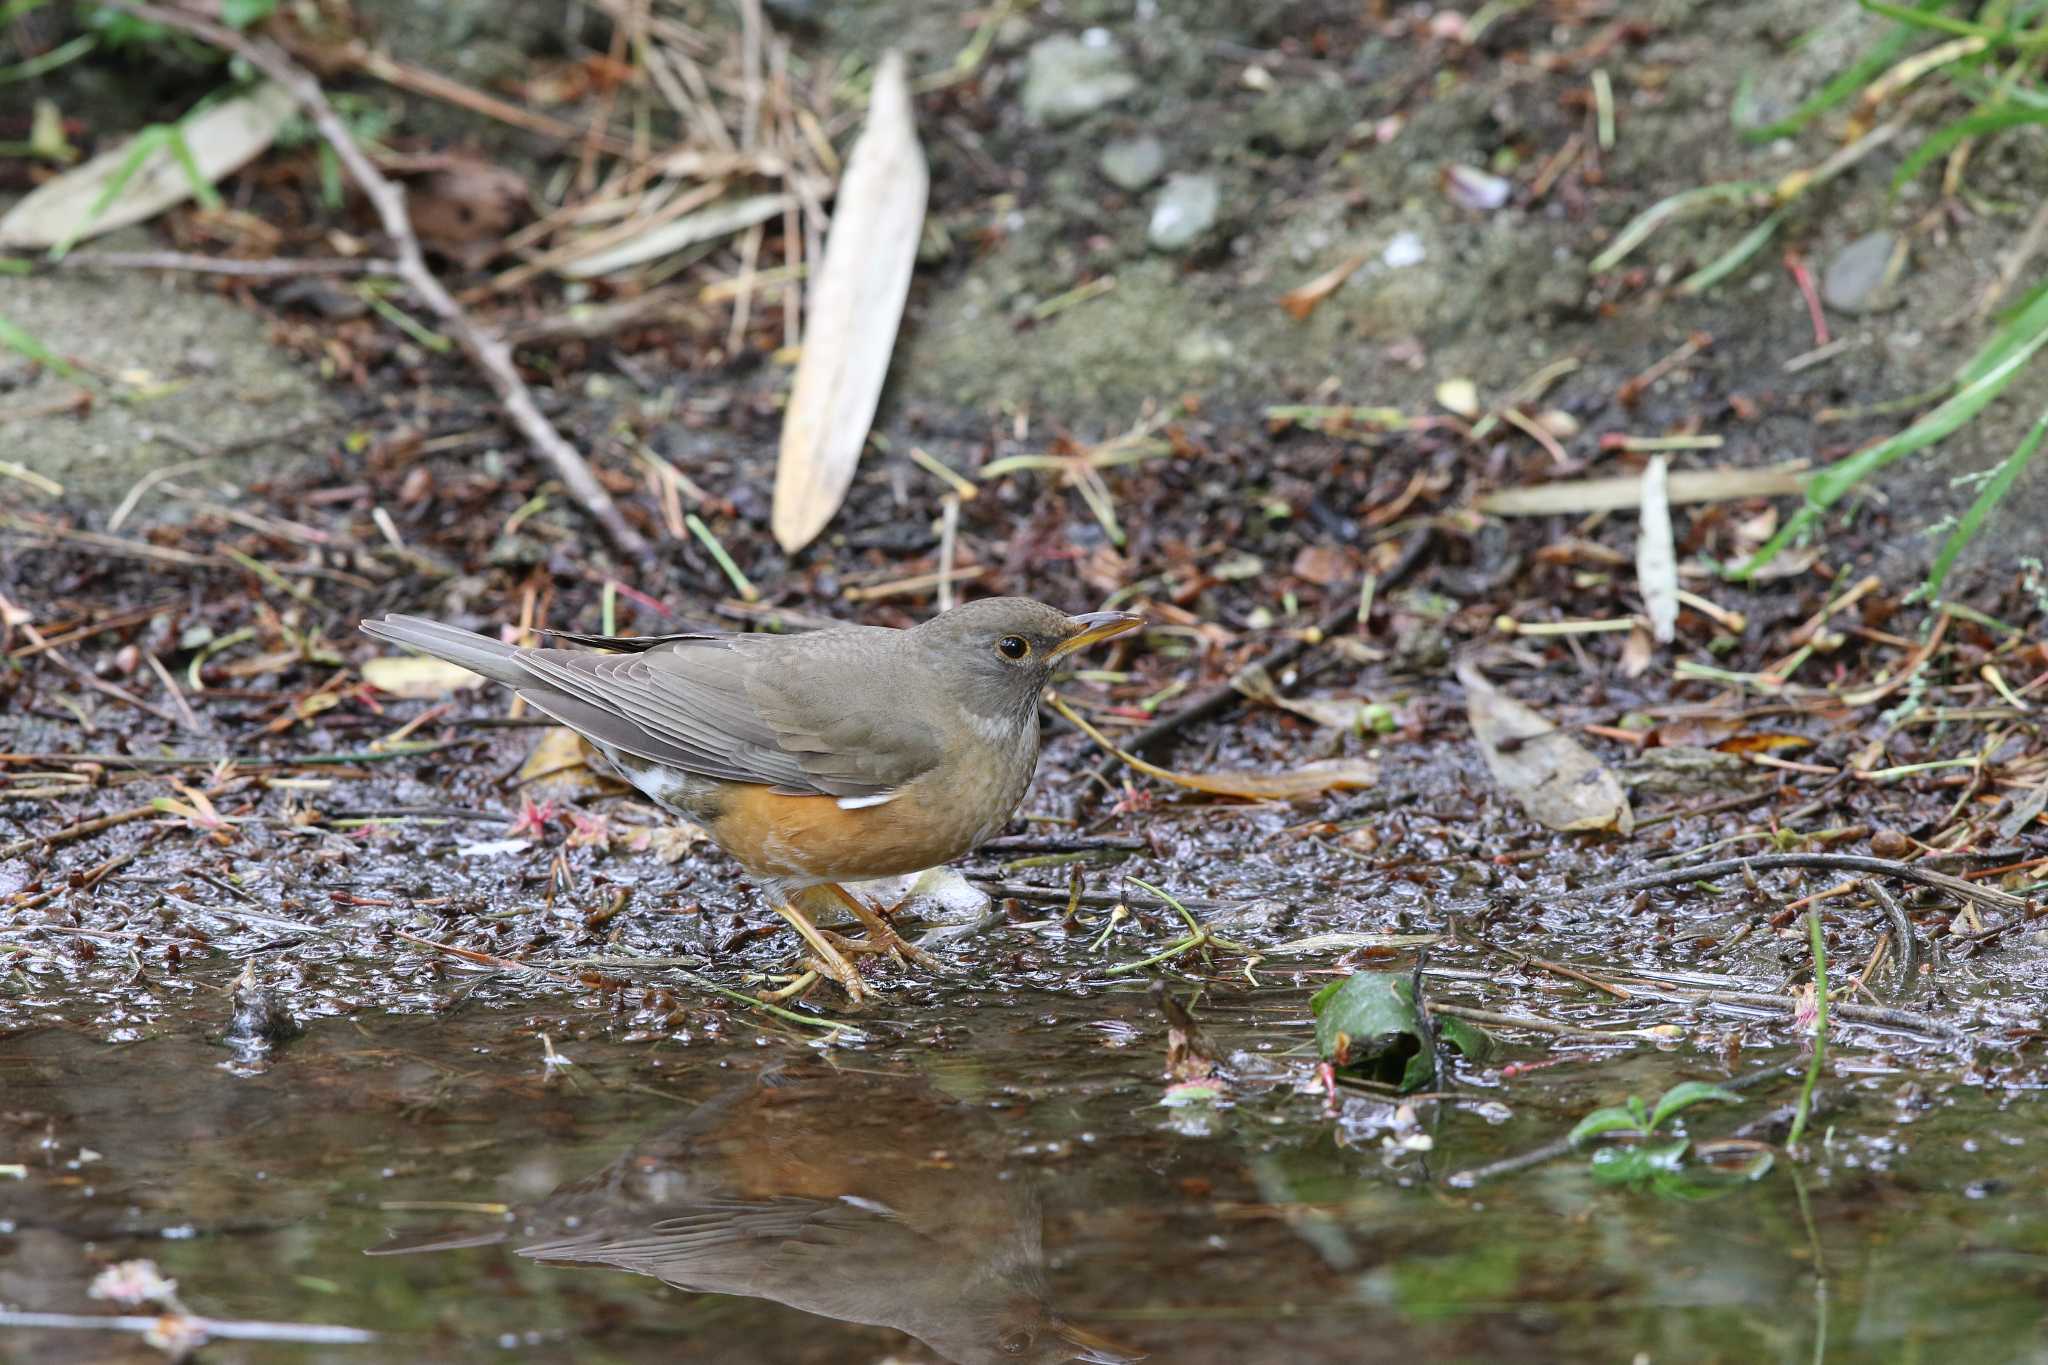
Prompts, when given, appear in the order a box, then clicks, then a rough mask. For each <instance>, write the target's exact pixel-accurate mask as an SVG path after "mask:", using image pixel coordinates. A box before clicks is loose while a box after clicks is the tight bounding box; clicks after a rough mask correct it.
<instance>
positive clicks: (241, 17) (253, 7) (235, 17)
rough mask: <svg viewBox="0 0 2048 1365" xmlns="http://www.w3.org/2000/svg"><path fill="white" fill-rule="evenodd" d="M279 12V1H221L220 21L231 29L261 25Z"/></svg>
mask: <svg viewBox="0 0 2048 1365" xmlns="http://www.w3.org/2000/svg"><path fill="white" fill-rule="evenodd" d="M276 12H277V0H220V21H221V22H222V23H223V24H226V25H227V26H228V27H229V28H235V29H241V28H247V27H249V26H250V25H251V24H260V23H262V22H263V21H264V20H265V19H268V18H269V17H270V16H271V15H272V14H274V13H276Z"/></svg>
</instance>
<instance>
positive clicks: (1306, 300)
mask: <svg viewBox="0 0 2048 1365" xmlns="http://www.w3.org/2000/svg"><path fill="white" fill-rule="evenodd" d="M1371 259H1372V253H1371V252H1369V251H1361V252H1359V253H1358V254H1357V255H1355V256H1347V257H1345V258H1344V259H1343V260H1341V261H1339V262H1337V264H1336V265H1334V266H1332V267H1330V268H1329V269H1328V270H1325V271H1324V272H1323V273H1322V274H1320V275H1318V276H1316V277H1315V278H1314V279H1312V280H1310V281H1309V282H1308V283H1307V284H1304V285H1300V286H1298V287H1296V288H1293V289H1290V290H1288V291H1287V292H1286V293H1284V294H1282V295H1281V296H1280V306H1281V307H1282V308H1285V309H1286V310H1287V312H1288V314H1289V316H1291V317H1293V319H1294V320H1295V321H1296V322H1306V321H1308V315H1309V314H1310V313H1313V312H1315V311H1316V305H1317V304H1319V303H1321V302H1322V301H1323V300H1324V299H1326V298H1328V297H1330V295H1332V294H1334V293H1336V292H1337V291H1338V290H1339V289H1341V288H1343V286H1344V281H1346V280H1348V279H1350V278H1351V276H1352V274H1353V272H1355V271H1356V270H1357V269H1358V267H1360V266H1362V265H1364V264H1365V263H1366V262H1367V261H1369V260H1371Z"/></svg>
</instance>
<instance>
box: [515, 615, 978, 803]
mask: <svg viewBox="0 0 2048 1365" xmlns="http://www.w3.org/2000/svg"><path fill="white" fill-rule="evenodd" d="M861 633H862V634H866V633H867V632H861ZM875 633H876V634H880V633H882V632H875ZM890 633H891V634H893V632H890ZM841 636H843V637H853V636H854V632H852V631H847V632H839V631H832V632H819V633H818V634H814V635H804V636H742V637H734V638H730V639H724V640H702V641H698V640H688V641H681V640H679V641H675V642H673V643H671V644H669V645H667V646H666V647H657V648H654V649H651V650H648V651H646V652H644V653H637V654H585V653H581V652H577V651H573V650H559V649H537V650H523V651H521V652H520V653H519V655H518V663H519V666H520V667H521V668H522V669H523V670H524V671H525V672H526V673H528V674H529V675H530V676H531V677H532V678H533V679H534V681H535V682H536V683H537V684H538V685H539V686H538V687H537V688H536V689H534V690H533V691H531V692H527V693H525V695H528V696H529V699H530V700H531V701H532V702H533V704H534V706H535V707H536V708H538V709H539V710H541V711H544V712H546V713H547V714H549V715H551V716H553V717H554V718H555V719H557V720H559V721H561V722H562V723H563V724H564V725H567V726H569V727H570V728H571V729H574V730H578V731H581V732H582V733H583V734H585V735H587V736H589V737H590V738H591V739H593V740H595V741H597V742H598V743H600V744H603V745H607V746H610V747H612V748H615V749H619V750H622V751H623V752H625V753H629V754H633V755H637V756H638V757H641V758H645V759H649V760H651V761H654V762H657V763H663V764H667V765H669V766H671V767H675V768H680V769H682V770H683V771H685V772H689V773H695V774H698V775H700V776H703V777H711V778H718V779H722V780H725V781H732V782H752V783H760V784H763V785H766V786H772V787H774V788H776V789H777V790H780V791H785V792H791V793H796V794H800V795H819V796H836V797H844V798H851V799H860V798H863V797H880V796H884V795H886V794H887V793H889V792H891V791H893V790H895V789H896V788H897V787H899V786H901V785H902V784H903V783H904V782H907V781H909V780H910V779H911V778H912V777H915V776H916V775H917V774H918V773H920V772H923V771H924V770H925V769H927V768H929V767H931V766H932V765H933V764H935V763H936V762H937V761H938V758H939V754H940V749H939V745H938V743H937V738H936V736H935V735H934V734H932V732H931V731H930V730H929V728H928V727H927V726H926V725H925V724H924V723H923V722H922V721H917V720H911V719H907V718H899V717H898V715H897V711H898V707H897V705H896V703H897V702H899V701H900V698H898V697H896V696H894V695H893V694H892V695H885V696H880V697H878V696H875V695H873V694H874V692H875V689H873V688H872V687H860V686H849V684H851V683H854V682H855V680H856V679H861V678H862V676H863V673H864V671H871V670H872V668H873V660H874V651H873V649H872V648H868V649H863V648H861V647H859V645H858V644H856V643H855V642H854V639H853V638H839V639H836V640H835V639H834V638H833V637H841ZM820 646H823V648H822V649H821V648H819V647H820ZM862 698H865V699H866V700H865V702H863V701H862V700H861V699H862ZM884 712H887V713H888V714H883V713H884Z"/></svg>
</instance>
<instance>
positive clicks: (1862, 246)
mask: <svg viewBox="0 0 2048 1365" xmlns="http://www.w3.org/2000/svg"><path fill="white" fill-rule="evenodd" d="M1898 247H1899V237H1898V234H1897V233H1894V232H1889V231H1886V230H1884V229H1882V228H1880V229H1879V230H1878V231H1876V232H1866V233H1865V234H1863V235H1862V236H1861V237H1858V238H1857V239H1856V240H1855V241H1853V242H1851V243H1849V245H1847V246H1845V247H1843V248H1842V249H1841V250H1840V251H1837V252H1836V253H1835V254H1834V255H1833V256H1832V257H1830V258H1829V259H1828V263H1827V267H1826V269H1824V270H1823V271H1822V272H1821V280H1820V296H1821V298H1822V300H1823V301H1825V302H1826V304H1827V306H1828V307H1830V308H1833V309H1836V310H1838V311H1840V312H1844V313H1869V312H1874V311H1876V310H1877V309H1879V308H1882V307H1883V306H1884V305H1885V304H1886V303H1888V302H1890V300H1891V293H1892V285H1893V284H1894V283H1895V282H1897V280H1898V276H1899V269H1900V267H1901V266H1903V265H1904V264H1905V257H1904V255H1903V254H1902V253H1901V252H1900V251H1899V249H1898Z"/></svg>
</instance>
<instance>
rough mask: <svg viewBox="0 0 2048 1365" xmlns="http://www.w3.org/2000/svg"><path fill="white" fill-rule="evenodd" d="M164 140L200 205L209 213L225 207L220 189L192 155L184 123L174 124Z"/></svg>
mask: <svg viewBox="0 0 2048 1365" xmlns="http://www.w3.org/2000/svg"><path fill="white" fill-rule="evenodd" d="M164 142H165V145H166V146H168V147H169V148H170V149H171V156H172V157H173V158H174V159H175V160H176V161H177V163H178V166H179V168H180V169H181V170H183V171H184V172H185V184H186V186H187V187H188V188H189V189H191V191H192V197H193V198H194V199H196V200H198V201H199V206H200V207H201V208H203V209H205V210H206V211H207V212H209V213H218V212H220V210H221V209H222V208H223V207H225V205H223V204H222V202H221V197H220V191H218V190H216V189H215V188H214V187H213V182H212V181H210V180H208V179H207V178H206V176H205V174H204V173H203V172H201V171H200V169H199V161H198V159H197V158H196V157H194V156H193V155H192V144H191V143H189V142H187V141H186V140H185V125H184V123H183V122H178V123H174V124H172V125H171V130H170V134H169V136H167V137H166V138H165V139H164Z"/></svg>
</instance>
